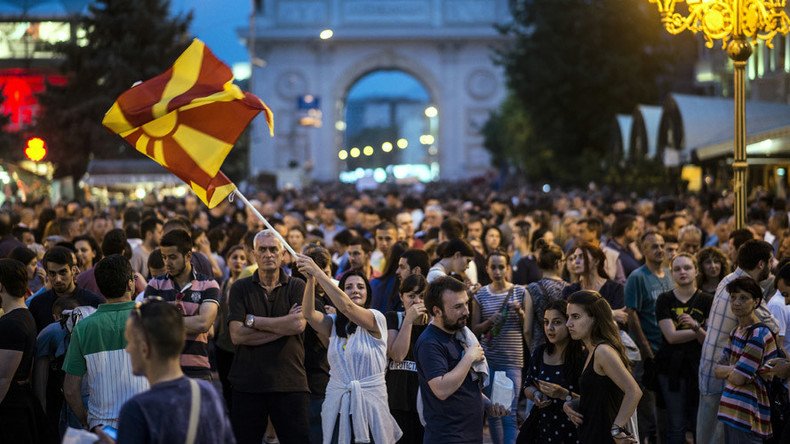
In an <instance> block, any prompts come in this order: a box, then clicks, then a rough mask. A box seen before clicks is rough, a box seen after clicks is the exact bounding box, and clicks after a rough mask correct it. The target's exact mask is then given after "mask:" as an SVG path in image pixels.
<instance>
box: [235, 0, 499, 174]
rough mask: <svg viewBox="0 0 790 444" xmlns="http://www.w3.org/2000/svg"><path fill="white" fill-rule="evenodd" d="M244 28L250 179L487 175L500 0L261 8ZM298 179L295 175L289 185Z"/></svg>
mask: <svg viewBox="0 0 790 444" xmlns="http://www.w3.org/2000/svg"><path fill="white" fill-rule="evenodd" d="M253 4H254V11H253V15H252V17H251V21H250V28H249V29H247V30H243V31H241V32H240V33H241V35H242V36H244V37H245V38H246V39H247V45H248V47H249V49H250V53H251V63H252V67H253V68H252V76H251V79H250V80H251V89H252V91H253V92H254V93H255V94H256V95H258V96H259V97H261V98H262V99H263V100H264V101H265V102H266V103H267V104H268V105H269V106H270V107H271V108H272V110H273V111H274V122H275V136H274V137H273V138H270V137H269V135H268V131H267V130H266V128H265V123H264V121H263V120H262V119H257V120H256V121H255V122H254V123H253V126H252V133H251V148H250V173H251V175H253V176H256V175H258V174H277V175H278V176H279V178H280V184H281V185H282V184H283V178H284V177H285V178H286V181H288V180H290V178H294V177H296V176H300V175H303V174H304V175H306V176H307V177H309V178H311V179H315V180H321V181H330V180H337V179H338V177H340V178H341V179H343V180H346V181H353V180H354V179H362V178H363V177H368V178H370V177H373V178H375V180H376V181H377V182H383V181H385V180H386V181H393V180H399V179H408V178H416V179H419V180H423V181H428V180H434V179H437V178H441V179H443V180H460V179H464V178H467V177H470V176H474V175H479V174H482V173H484V172H485V171H486V170H487V168H488V167H489V162H490V159H489V156H488V153H487V151H486V150H485V149H484V147H483V137H482V135H481V134H480V129H481V128H482V125H483V124H484V123H485V122H486V120H487V119H488V115H489V113H490V112H491V111H493V110H494V109H496V108H497V107H498V106H499V104H500V103H501V101H502V100H503V98H504V96H505V94H506V91H505V81H504V75H503V72H502V70H501V68H500V67H498V66H496V65H495V63H494V57H495V48H496V47H497V46H498V45H502V44H505V43H506V41H505V40H504V38H503V37H502V35H501V34H500V33H499V32H498V31H497V29H496V27H495V26H496V25H498V24H506V23H507V22H508V21H509V20H510V12H509V9H508V5H507V0H391V1H378V0H259V1H255V2H254V3H253ZM294 181H298V179H295V178H294Z"/></svg>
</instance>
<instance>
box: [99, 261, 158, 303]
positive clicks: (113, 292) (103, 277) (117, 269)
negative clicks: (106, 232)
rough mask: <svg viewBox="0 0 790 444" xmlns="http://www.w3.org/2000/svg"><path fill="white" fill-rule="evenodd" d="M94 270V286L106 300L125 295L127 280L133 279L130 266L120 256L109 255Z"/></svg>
mask: <svg viewBox="0 0 790 444" xmlns="http://www.w3.org/2000/svg"><path fill="white" fill-rule="evenodd" d="M160 256H161V255H160ZM94 270H95V271H94V274H95V275H96V286H97V287H99V291H101V294H102V295H103V296H104V297H105V298H107V299H118V298H120V297H122V296H123V295H124V294H125V293H126V288H127V284H128V283H129V279H133V278H134V272H133V271H132V264H130V263H129V260H128V259H126V258H125V257H123V256H121V255H120V254H111V255H109V256H107V257H105V258H104V259H102V260H100V261H99V262H98V263H97V264H96V266H95V267H94Z"/></svg>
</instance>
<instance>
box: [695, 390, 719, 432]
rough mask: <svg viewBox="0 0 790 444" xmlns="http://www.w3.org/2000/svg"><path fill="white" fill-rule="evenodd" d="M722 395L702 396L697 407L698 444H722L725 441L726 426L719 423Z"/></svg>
mask: <svg viewBox="0 0 790 444" xmlns="http://www.w3.org/2000/svg"><path fill="white" fill-rule="evenodd" d="M719 401H721V393H717V394H713V395H700V396H699V406H698V407H697V444H721V443H722V442H723V441H724V425H723V424H722V423H720V422H719V420H718V419H717V416H718V414H719Z"/></svg>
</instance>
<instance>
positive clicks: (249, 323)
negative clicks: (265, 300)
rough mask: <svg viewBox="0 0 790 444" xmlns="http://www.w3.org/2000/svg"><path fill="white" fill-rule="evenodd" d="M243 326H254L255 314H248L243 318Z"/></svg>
mask: <svg viewBox="0 0 790 444" xmlns="http://www.w3.org/2000/svg"><path fill="white" fill-rule="evenodd" d="M244 326H245V327H247V328H253V327H255V316H253V315H251V314H248V315H247V317H246V318H245V319H244Z"/></svg>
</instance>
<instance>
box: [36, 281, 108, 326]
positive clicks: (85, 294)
mask: <svg viewBox="0 0 790 444" xmlns="http://www.w3.org/2000/svg"><path fill="white" fill-rule="evenodd" d="M59 297H61V298H64V297H70V298H75V299H76V300H77V305H79V306H85V305H90V306H91V307H93V308H99V304H103V303H105V302H107V299H105V298H104V296H102V295H98V294H96V293H94V292H92V291H90V290H88V289H85V288H81V287H77V288H76V290H74V293H72V294H71V296H57V295H56V294H55V290H48V291H45V292H44V293H41V294H40V295H38V296H36V297H34V298H33V300H32V301H30V314H32V315H33V319H35V321H36V331H38V332H41V330H43V329H44V327H46V326H47V325H49V324H51V323H53V322H55V319H54V318H53V317H52V305H53V304H54V303H55V301H56V300H57V298H59Z"/></svg>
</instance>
